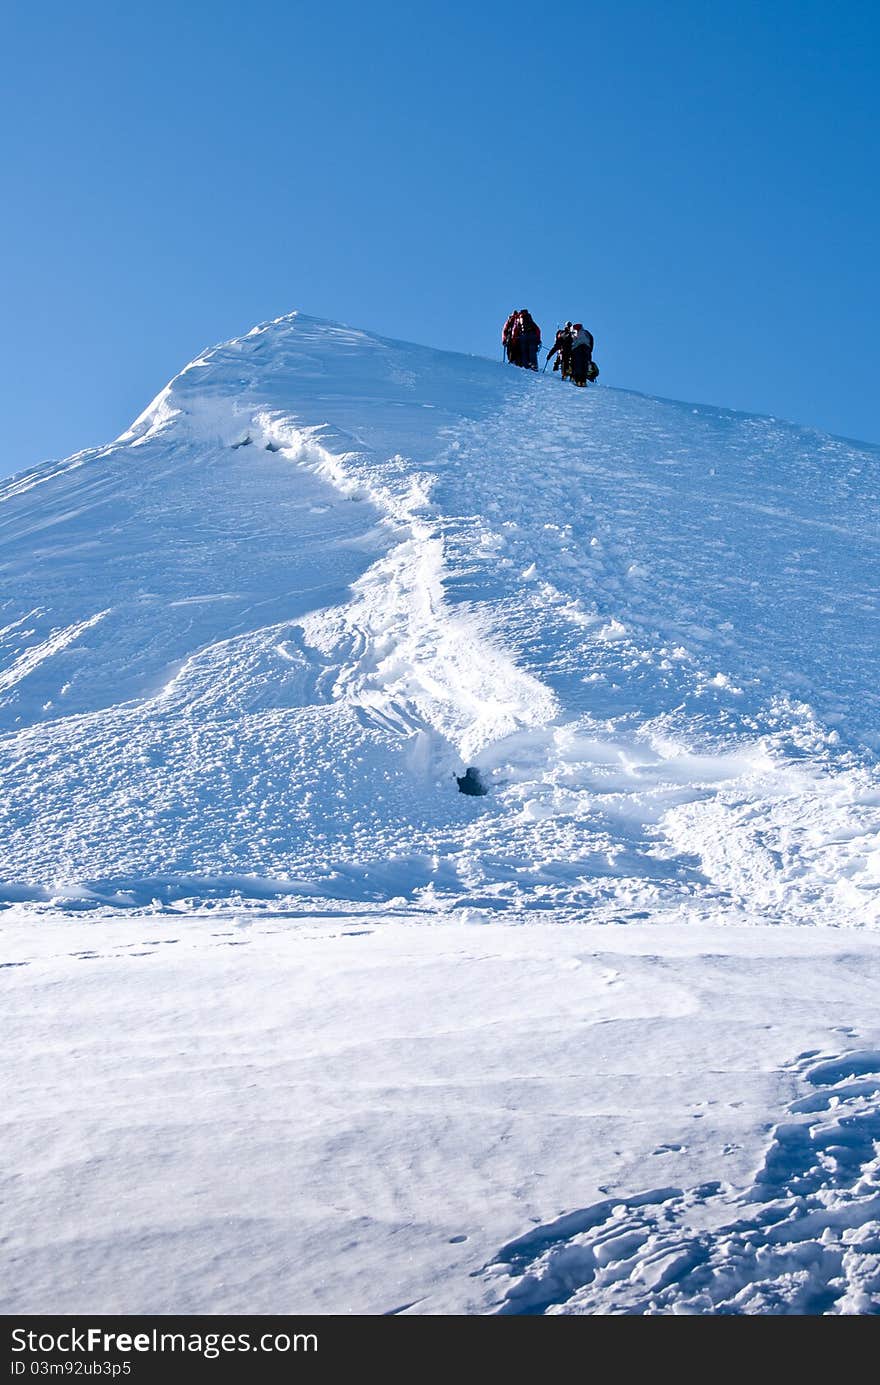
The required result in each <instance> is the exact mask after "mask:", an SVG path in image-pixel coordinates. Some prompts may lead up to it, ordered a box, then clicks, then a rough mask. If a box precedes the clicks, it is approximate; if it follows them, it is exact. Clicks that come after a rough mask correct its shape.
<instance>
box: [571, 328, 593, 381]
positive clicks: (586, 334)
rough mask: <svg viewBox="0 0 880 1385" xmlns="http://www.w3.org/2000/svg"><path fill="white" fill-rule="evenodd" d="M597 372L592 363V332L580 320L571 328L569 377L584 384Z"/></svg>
mask: <svg viewBox="0 0 880 1385" xmlns="http://www.w3.org/2000/svg"><path fill="white" fill-rule="evenodd" d="M598 374H599V372H598V370H596V368H595V366H594V365H593V334H592V332H590V331H588V330H587V328H586V327H584V326H583V325H582V324H581V323H580V322H575V323H574V324H573V326H572V328H571V378H572V380H573V381H574V383H575V384H576V385H581V386H584V385H586V383H587V381H588V380H594V379H595V378H596V376H597V375H598Z"/></svg>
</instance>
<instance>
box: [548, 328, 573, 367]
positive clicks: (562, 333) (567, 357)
mask: <svg viewBox="0 0 880 1385" xmlns="http://www.w3.org/2000/svg"><path fill="white" fill-rule="evenodd" d="M557 353H558V354H557ZM551 356H556V360H555V361H554V362H553V369H554V370H559V369H560V368H561V369H562V378H563V380H568V379H570V378H571V323H570V322H566V324H565V326H564V327H560V328H559V330H558V332H557V333H556V340H555V342H554V343H553V345H552V346H551V347H550V350H549V351H548V352H547V360H548V361H549V360H550V357H551Z"/></svg>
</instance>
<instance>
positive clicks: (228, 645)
mask: <svg viewBox="0 0 880 1385" xmlns="http://www.w3.org/2000/svg"><path fill="white" fill-rule="evenodd" d="M878 463H880V459H878V455H877V453H876V452H875V451H874V450H872V449H870V448H866V447H859V446H856V445H855V444H849V443H845V442H842V441H839V440H835V439H830V438H826V437H823V436H821V435H818V434H815V433H810V432H805V431H803V430H799V429H797V428H793V427H790V426H788V425H783V424H778V423H776V422H774V421H773V420H767V419H755V418H751V417H748V416H744V415H733V414H728V413H724V412H721V411H716V410H711V409H698V410H697V409H691V408H688V407H685V406H683V405H678V404H671V403H666V402H662V401H657V400H650V399H645V398H642V397H639V396H635V395H628V394H623V393H619V392H615V391H611V390H607V389H595V390H591V391H590V392H588V393H587V394H586V395H584V394H583V393H582V392H580V391H573V390H568V389H563V388H561V387H560V386H558V384H557V382H556V381H554V380H552V379H542V378H531V377H530V378H523V373H522V372H515V371H507V370H502V369H501V368H500V367H499V366H498V365H496V364H494V363H491V362H487V361H482V360H478V359H471V358H465V357H459V356H454V355H449V354H444V353H438V352H433V351H430V350H428V349H426V348H420V347H413V346H405V345H401V344H399V343H393V342H388V341H384V340H381V339H378V338H375V337H370V336H368V335H366V334H364V333H361V332H356V331H352V330H350V329H347V328H341V327H338V326H334V325H332V324H328V323H323V322H318V321H315V320H312V319H307V318H303V317H299V316H296V315H292V316H290V317H286V318H282V319H279V320H278V321H277V322H276V323H271V324H268V325H267V326H265V327H262V328H258V329H255V330H254V332H252V333H250V334H249V335H248V336H246V337H244V338H241V339H240V340H238V341H234V342H231V343H229V344H228V345H226V346H224V347H220V348H217V349H215V350H212V351H207V352H205V353H204V354H203V356H201V357H200V358H199V359H198V360H197V361H195V362H193V363H192V364H191V365H190V366H188V367H187V368H186V369H185V370H184V371H183V372H182V373H181V374H180V375H179V376H178V377H176V379H175V380H174V381H172V383H171V385H170V386H169V387H168V388H167V389H166V390H165V391H163V392H162V394H161V395H160V396H159V397H158V399H157V400H156V401H155V402H154V403H153V405H151V406H150V408H149V409H148V410H147V411H146V412H145V413H144V414H143V415H142V416H141V418H140V419H139V420H138V421H137V422H136V423H135V424H134V425H133V427H132V428H131V429H130V430H129V431H128V432H127V433H126V434H124V435H123V437H122V438H120V439H119V440H118V442H117V443H115V444H113V445H111V446H109V447H107V448H103V449H98V450H94V451H91V452H84V453H80V454H77V456H75V457H73V458H71V459H70V460H69V461H68V462H66V463H61V464H50V465H47V466H45V467H43V468H38V469H37V470H36V471H34V472H31V473H29V474H26V475H24V476H20V477H17V478H14V479H13V481H12V482H9V483H7V484H6V485H5V486H4V487H2V488H0V536H2V539H3V558H2V564H3V580H4V598H3V605H2V610H0V621H2V629H0V656H2V663H0V718H2V729H3V735H2V739H0V767H2V778H3V785H4V795H3V801H2V805H0V830H2V857H0V879H2V880H3V881H5V884H4V885H2V886H0V894H5V897H6V899H7V900H9V901H13V900H16V901H21V900H25V901H27V900H30V901H32V902H35V903H38V904H40V903H46V902H50V901H53V900H55V901H58V902H59V903H62V904H63V905H64V906H65V907H69V906H70V905H71V903H72V902H76V901H79V902H80V903H85V904H88V903H91V904H94V905H99V904H102V903H103V904H110V905H113V906H118V905H123V904H127V905H129V906H136V905H139V904H143V903H145V902H146V903H148V902H149V901H150V900H151V899H159V900H163V901H166V902H168V903H172V902H174V901H175V900H186V899H188V900H190V901H198V900H199V899H208V898H215V899H216V898H221V899H222V898H224V897H227V898H230V897H232V898H253V899H265V898H266V897H271V896H273V895H275V896H277V897H279V898H283V897H284V896H286V895H297V896H311V897H312V898H313V899H314V900H316V901H324V902H325V905H326V901H328V900H332V899H334V898H335V899H345V900H359V901H361V902H362V903H364V904H376V905H384V904H386V903H387V902H388V901H389V900H394V901H396V902H397V903H404V904H409V905H410V906H411V907H412V908H413V909H416V910H418V911H420V912H421V911H424V910H425V909H428V910H434V911H438V910H439V911H444V910H447V909H449V908H457V909H463V908H474V909H477V910H506V911H512V912H514V913H519V912H523V911H528V910H531V909H542V910H543V909H548V908H552V909H555V910H557V911H562V914H563V915H566V913H570V914H571V915H572V916H573V917H583V916H584V915H589V916H590V917H594V918H596V919H603V918H606V919H620V918H631V917H638V916H642V915H645V914H646V913H650V911H651V910H653V909H655V908H663V909H666V910H668V909H679V910H681V911H683V914H684V915H687V916H688V917H694V918H707V917H712V918H718V917H728V918H730V919H741V918H746V919H752V920H758V919H763V920H769V921H782V920H786V921H791V922H810V923H831V924H859V923H871V922H876V921H877V919H878V917H880V911H878V885H880V851H878V845H877V842H878V838H877V832H878V827H880V779H878V775H877V771H876V768H875V764H876V756H875V751H876V749H877V746H878V742H877V739H876V735H877V733H876V724H877V711H878V697H880V694H878V685H877V679H876V676H875V670H874V665H873V652H874V649H875V648H876V646H877V637H878V634H880V629H878V623H880V622H878V605H877V597H876V594H875V591H874V587H873V577H872V574H873V569H874V565H875V560H876V556H877V552H878V541H880V536H878V528H877V496H878V479H880V464H878ZM472 764H473V765H475V766H477V768H478V769H479V771H480V773H481V776H482V778H483V781H484V782H485V784H486V785H487V787H488V789H489V792H488V793H487V794H486V795H485V796H481V797H468V796H466V795H462V794H460V793H459V792H458V788H457V776H460V775H461V774H463V772H464V769H465V768H466V767H467V766H469V765H472Z"/></svg>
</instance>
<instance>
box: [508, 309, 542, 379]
mask: <svg viewBox="0 0 880 1385" xmlns="http://www.w3.org/2000/svg"><path fill="white" fill-rule="evenodd" d="M517 319H518V323H517V325H518V328H519V331H518V333H517V336H518V340H519V344H520V360H519V364H520V365H522V366H525V367H526V369H527V370H537V369H538V352H539V350H540V349H541V329H540V327H539V326H538V324H537V322H536V321H535V319H534V318H533V317H532V315H531V313H530V312H529V310H528V308H522V309H521V310H520V312H519V313H518V314H517ZM514 330H515V331H516V328H515V329H514Z"/></svg>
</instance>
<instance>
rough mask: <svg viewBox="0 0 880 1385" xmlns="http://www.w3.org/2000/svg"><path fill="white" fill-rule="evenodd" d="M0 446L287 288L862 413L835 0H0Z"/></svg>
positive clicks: (335, 310) (866, 406)
mask: <svg viewBox="0 0 880 1385" xmlns="http://www.w3.org/2000/svg"><path fill="white" fill-rule="evenodd" d="M7 15H8V17H7V19H6V21H5V26H4V59H3V68H4V72H3V86H2V92H0V149H2V188H3V201H4V207H5V211H4V215H3V217H2V218H0V264H2V280H3V286H2V302H3V306H4V309H5V311H4V315H3V316H4V331H3V332H2V334H0V379H2V380H3V382H4V385H6V386H8V388H9V402H8V403H7V407H6V409H5V418H4V440H3V449H2V453H0V471H2V472H6V473H9V472H12V471H16V470H19V469H21V468H22V467H23V466H26V465H29V464H31V463H32V462H34V461H37V460H39V459H41V458H44V457H47V456H59V455H64V454H67V453H69V452H72V451H74V450H75V449H77V448H80V447H84V446H87V445H89V444H93V443H99V442H103V441H106V440H107V439H109V438H110V437H112V436H114V435H115V434H116V433H118V432H119V431H120V430H121V429H122V428H124V427H125V426H127V424H128V423H129V422H130V421H131V419H132V418H133V417H134V416H135V415H136V414H137V413H138V412H140V410H141V408H142V407H143V406H144V405H145V404H146V403H147V402H148V400H149V399H150V398H151V397H152V395H153V394H154V393H155V392H156V391H157V390H158V389H159V388H161V386H162V385H163V384H164V383H165V382H166V380H167V379H168V378H169V377H170V375H172V374H173V373H174V372H175V371H176V370H177V369H179V367H180V366H181V365H183V364H184V363H185V362H186V361H187V360H189V359H190V358H191V357H192V356H193V355H194V354H195V353H196V352H197V351H198V350H199V349H200V348H202V347H203V346H205V345H207V344H209V343H212V342H214V341H219V340H222V339H224V338H226V337H229V336H233V335H237V334H239V333H241V332H243V331H246V330H247V329H248V328H249V327H250V326H252V325H253V324H254V323H255V322H257V321H260V320H264V319H266V318H269V317H275V316H278V315H279V314H280V313H282V312H286V311H289V310H290V309H291V308H294V307H299V308H301V309H302V310H304V311H306V312H310V313H314V314H316V315H318V316H324V317H330V318H338V319H341V320H343V321H348V322H351V323H354V324H356V325H358V326H362V327H366V328H369V329H372V330H375V331H377V332H380V333H383V334H385V335H388V336H396V337H401V338H405V339H410V340H415V341H421V342H426V343H429V344H433V345H437V346H442V347H449V348H453V349H458V350H462V351H471V352H477V353H481V354H486V355H494V354H496V353H497V351H498V344H497V343H498V333H499V329H500V324H501V322H502V321H503V319H504V317H505V316H506V314H507V312H508V311H509V310H510V309H511V308H512V307H514V306H520V305H523V304H524V305H527V306H528V307H529V308H530V309H531V310H532V312H533V313H534V315H535V317H536V318H537V319H538V321H539V323H540V324H541V325H542V327H543V328H544V330H545V334H547V333H548V332H550V331H551V330H552V328H553V327H554V326H555V325H556V323H557V321H560V320H562V319H564V318H565V317H576V318H580V319H582V320H583V321H585V322H586V323H587V324H588V325H589V326H590V327H591V328H592V330H593V332H594V333H595V336H596V342H597V346H596V357H597V359H598V361H599V363H600V365H601V367H602V380H603V382H605V383H608V384H613V385H621V386H625V387H629V388H634V389H639V390H644V391H646V392H648V393H652V394H659V395H664V396H667V397H673V398H679V399H686V400H693V401H702V402H708V403H716V404H722V405H726V406H729V407H733V408H739V409H748V410H754V411H756V412H760V413H769V414H775V415H777V416H779V417H787V418H793V419H796V420H798V421H801V422H803V423H806V424H810V425H815V426H818V427H821V428H826V429H829V430H831V431H833V432H837V433H842V434H845V435H848V436H851V437H862V438H867V439H871V440H880V391H878V390H877V388H876V379H875V377H876V373H877V366H878V351H877V345H876V335H877V321H878V316H880V312H878V310H880V288H878V284H880V276H878V273H877V267H876V262H875V261H876V244H875V242H876V228H877V220H878V217H877V213H878V199H880V194H878V186H877V182H878V180H877V176H876V149H877V139H878V123H880V122H878V97H877V87H878V82H877V71H876V67H877V63H876V58H875V53H876V50H877V44H878V41H880V12H878V11H877V9H876V7H875V6H873V5H869V4H867V3H862V0H848V2H847V4H845V5H829V4H828V3H827V0H824V3H814V0H797V3H793V2H792V3H789V0H774V2H773V4H772V5H767V4H766V0H765V2H764V3H760V4H759V3H753V0H736V3H733V2H730V3H728V0H719V2H718V3H713V4H707V3H705V0H699V3H697V2H696V0H694V3H690V0H669V3H665V4H660V3H657V2H656V0H655V3H638V2H637V0H631V2H630V3H628V2H627V0H620V2H617V0H616V2H615V3H612V4H593V5H590V4H583V3H581V4H567V3H555V4H553V5H539V4H537V3H532V4H529V5H524V4H519V3H516V2H515V0H509V3H505V4H500V3H495V0H489V3H469V4H464V3H456V2H455V0H453V3H447V4H443V5H431V4H427V5H423V6H421V7H411V6H409V5H404V4H395V3H384V2H383V0H376V3H373V4H371V5H364V4H362V3H359V4H354V3H349V0H337V2H336V3H335V4H334V5H332V6H322V7H318V6H317V5H316V4H314V3H312V4H308V5H303V4H300V3H297V0H292V3H291V0H286V3H275V2H274V0H249V3H247V4H244V3H227V0H213V2H212V3H210V4H209V3H202V2H201V0H184V3H180V0H178V3H175V4H171V3H167V0H154V2H153V3H151V4H149V5H142V4H138V3H137V2H136V0H135V3H133V4H131V5H129V6H126V7H120V6H118V4H117V3H113V4H109V3H106V4H105V3H91V0H83V3H82V4H79V5H77V6H72V5H69V4H67V3H65V4H59V3H56V2H55V0H47V2H46V3H40V4H33V3H31V4H28V5H25V4H24V3H21V0H12V4H11V7H10V8H9V9H8V10H7Z"/></svg>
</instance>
